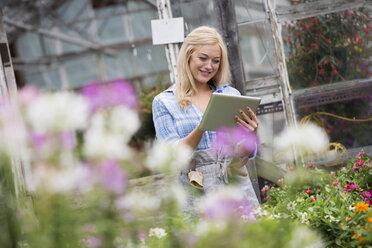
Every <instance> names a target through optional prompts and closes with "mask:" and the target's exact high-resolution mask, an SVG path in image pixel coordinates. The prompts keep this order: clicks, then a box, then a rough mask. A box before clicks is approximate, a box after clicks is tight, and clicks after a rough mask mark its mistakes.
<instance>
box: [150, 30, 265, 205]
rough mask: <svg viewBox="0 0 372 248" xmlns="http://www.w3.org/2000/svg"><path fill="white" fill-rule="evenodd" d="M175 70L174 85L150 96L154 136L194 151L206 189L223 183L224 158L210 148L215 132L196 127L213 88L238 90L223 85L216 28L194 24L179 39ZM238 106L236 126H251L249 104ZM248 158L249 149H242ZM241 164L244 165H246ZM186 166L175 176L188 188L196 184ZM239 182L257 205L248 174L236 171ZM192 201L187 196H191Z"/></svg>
mask: <svg viewBox="0 0 372 248" xmlns="http://www.w3.org/2000/svg"><path fill="white" fill-rule="evenodd" d="M177 70H178V76H177V81H176V83H175V85H173V86H171V87H170V88H169V89H167V90H165V91H164V92H162V93H160V94H159V95H157V96H156V97H155V99H154V101H153V105H152V108H153V109H152V110H153V119H154V125H155V131H156V137H157V138H158V139H160V140H165V141H168V142H172V143H178V142H180V143H184V144H186V145H188V146H190V147H191V148H192V149H193V150H194V151H195V152H194V156H193V160H192V161H193V165H194V167H195V168H193V169H195V170H196V171H197V172H200V173H201V174H202V175H203V181H202V183H201V184H202V186H203V190H204V192H205V193H208V192H210V191H213V190H215V189H217V188H218V187H220V186H222V185H224V184H225V183H227V180H226V179H227V176H226V175H227V172H226V171H227V168H226V165H227V164H228V163H229V162H230V160H229V159H226V158H223V157H220V156H218V154H216V153H213V152H211V149H210V148H211V146H212V144H213V141H214V140H215V138H216V132H213V131H202V130H199V128H198V127H199V123H200V121H201V119H202V117H203V113H204V111H205V109H206V107H207V105H208V102H209V99H210V98H211V95H212V93H224V94H231V95H240V93H239V91H238V90H236V89H235V88H232V87H231V86H229V85H228V83H229V82H230V78H231V74H230V68H229V62H228V58H227V48H226V45H225V43H224V41H223V39H222V37H221V35H220V34H219V33H218V32H217V30H216V29H214V28H211V27H206V26H202V27H199V28H196V29H195V30H193V31H192V32H191V33H190V34H188V35H187V37H186V38H185V40H184V43H183V45H182V47H181V49H180V53H179V56H178V60H177ZM247 113H248V114H246V113H245V112H243V111H240V114H238V113H237V115H236V117H235V122H236V124H237V126H240V127H243V128H245V129H247V130H249V131H253V132H256V131H257V127H258V121H257V118H256V115H255V114H254V113H253V112H252V110H251V109H249V108H247ZM244 155H245V156H246V158H248V157H250V158H253V157H254V156H255V152H254V153H253V154H244ZM243 169H245V170H246V168H245V167H243ZM187 174H188V173H187V172H182V173H181V175H180V181H181V182H182V183H183V184H184V185H187V186H186V187H188V190H189V192H190V193H191V194H197V192H195V190H196V189H192V187H191V186H190V185H189V178H188V176H187ZM240 188H241V189H242V193H243V194H244V196H245V198H246V199H247V200H249V201H250V202H252V203H253V204H255V205H258V201H257V197H256V195H255V192H254V190H253V187H252V184H251V182H250V180H249V177H247V176H245V177H242V176H241V177H240ZM190 201H191V202H190V204H192V199H191V200H190Z"/></svg>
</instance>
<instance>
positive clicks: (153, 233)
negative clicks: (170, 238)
mask: <svg viewBox="0 0 372 248" xmlns="http://www.w3.org/2000/svg"><path fill="white" fill-rule="evenodd" d="M166 235H167V232H166V231H165V230H164V229H163V228H160V227H155V228H150V231H149V237H156V238H158V239H161V238H163V237H165V236H166Z"/></svg>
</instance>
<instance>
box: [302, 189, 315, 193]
mask: <svg viewBox="0 0 372 248" xmlns="http://www.w3.org/2000/svg"><path fill="white" fill-rule="evenodd" d="M304 192H305V193H306V194H311V193H313V191H312V190H311V189H305V190H304Z"/></svg>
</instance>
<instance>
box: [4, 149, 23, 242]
mask: <svg viewBox="0 0 372 248" xmlns="http://www.w3.org/2000/svg"><path fill="white" fill-rule="evenodd" d="M10 164H11V162H10V159H9V157H8V156H6V155H5V154H3V153H2V152H1V151H0V240H1V247H17V244H18V242H19V240H20V222H19V218H18V216H17V214H18V206H17V198H16V192H15V185H14V180H13V173H12V169H11V166H10Z"/></svg>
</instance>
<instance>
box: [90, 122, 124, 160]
mask: <svg viewBox="0 0 372 248" xmlns="http://www.w3.org/2000/svg"><path fill="white" fill-rule="evenodd" d="M84 152H85V154H86V155H87V156H88V157H90V158H110V159H127V158H129V157H130V155H131V150H130V148H129V147H128V145H127V144H126V143H125V142H124V140H123V137H120V136H119V135H117V134H115V133H110V132H106V131H105V130H102V129H98V128H97V129H95V128H90V129H88V130H87V132H86V133H85V136H84Z"/></svg>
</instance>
